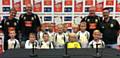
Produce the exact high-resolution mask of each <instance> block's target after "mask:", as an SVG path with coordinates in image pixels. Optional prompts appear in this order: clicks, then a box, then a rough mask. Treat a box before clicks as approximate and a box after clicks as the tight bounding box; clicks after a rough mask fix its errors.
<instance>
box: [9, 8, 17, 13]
mask: <svg viewBox="0 0 120 58" xmlns="http://www.w3.org/2000/svg"><path fill="white" fill-rule="evenodd" d="M11 11H16V12H17V10H16V9H15V7H13V8H11V9H10V11H9V13H10V12H11Z"/></svg>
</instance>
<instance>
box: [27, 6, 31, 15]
mask: <svg viewBox="0 0 120 58" xmlns="http://www.w3.org/2000/svg"><path fill="white" fill-rule="evenodd" d="M26 12H27V13H28V14H29V13H32V6H31V5H27V6H26Z"/></svg>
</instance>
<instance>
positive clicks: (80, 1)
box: [74, 0, 83, 12]
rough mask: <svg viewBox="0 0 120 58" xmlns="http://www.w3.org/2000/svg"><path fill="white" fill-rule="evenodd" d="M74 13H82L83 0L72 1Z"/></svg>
mask: <svg viewBox="0 0 120 58" xmlns="http://www.w3.org/2000/svg"><path fill="white" fill-rule="evenodd" d="M74 4H75V6H74V12H82V11H83V0H75V1H74Z"/></svg>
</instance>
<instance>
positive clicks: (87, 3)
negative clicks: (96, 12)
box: [85, 0, 93, 6]
mask: <svg viewBox="0 0 120 58" xmlns="http://www.w3.org/2000/svg"><path fill="white" fill-rule="evenodd" d="M85 5H89V6H92V5H93V0H85Z"/></svg>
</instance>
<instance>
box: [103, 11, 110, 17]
mask: <svg viewBox="0 0 120 58" xmlns="http://www.w3.org/2000/svg"><path fill="white" fill-rule="evenodd" d="M109 14H110V12H109V10H103V17H104V18H105V19H106V18H108V17H109Z"/></svg>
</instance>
